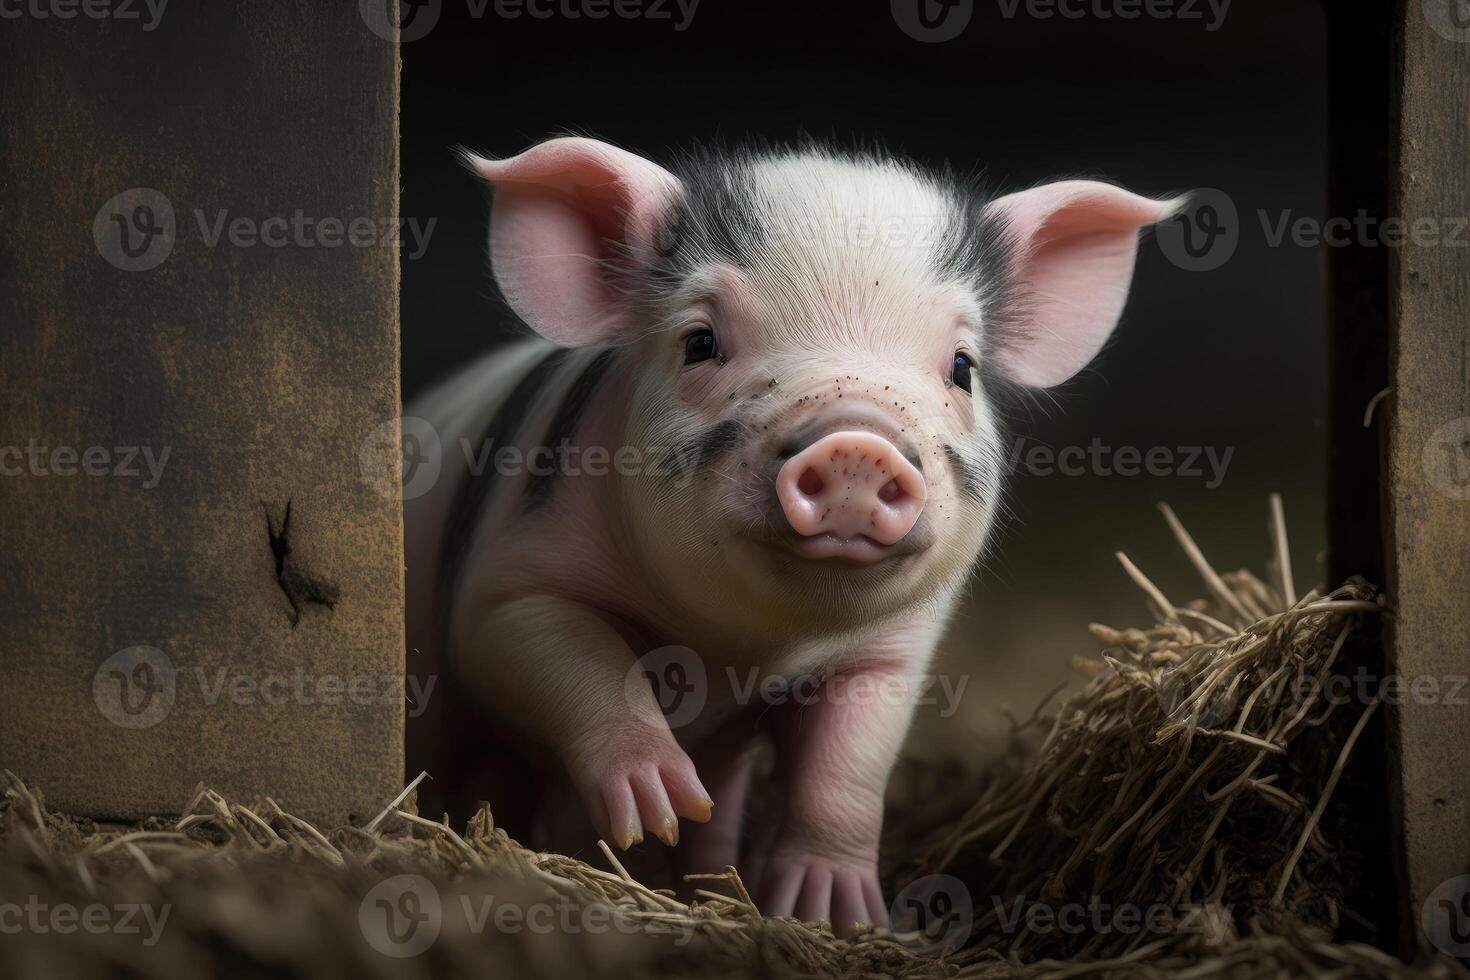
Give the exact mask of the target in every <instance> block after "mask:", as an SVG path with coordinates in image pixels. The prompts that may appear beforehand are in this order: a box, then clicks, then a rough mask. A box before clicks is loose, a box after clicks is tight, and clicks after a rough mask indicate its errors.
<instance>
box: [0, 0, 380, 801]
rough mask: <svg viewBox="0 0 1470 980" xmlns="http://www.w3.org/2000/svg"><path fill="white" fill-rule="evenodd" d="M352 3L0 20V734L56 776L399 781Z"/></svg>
mask: <svg viewBox="0 0 1470 980" xmlns="http://www.w3.org/2000/svg"><path fill="white" fill-rule="evenodd" d="M114 6H116V5H114ZM358 8H359V5H358V4H355V3H313V4H303V5H287V4H281V5H260V4H248V3H247V4H236V3H197V4H170V5H168V6H167V8H166V9H165V10H161V13H162V16H161V17H159V18H158V19H156V20H154V19H153V14H152V12H151V10H148V9H147V8H145V7H144V5H141V4H140V5H138V7H137V12H138V13H139V14H140V15H141V18H140V19H120V18H116V17H108V18H104V19H97V18H96V17H94V16H93V15H91V14H88V15H85V16H72V17H69V18H65V19H63V18H59V17H56V16H50V17H41V16H39V15H35V14H30V13H24V12H23V13H22V15H21V16H20V17H19V18H18V19H11V20H7V21H6V23H5V25H4V30H0V91H4V92H5V98H4V99H3V100H0V174H3V175H4V176H3V181H0V224H3V226H4V228H5V229H6V231H5V235H4V236H3V239H0V324H3V329H0V469H3V474H4V475H0V555H4V556H5V560H4V562H3V566H4V567H3V568H0V688H3V690H4V691H5V702H6V703H5V708H4V709H3V710H0V766H4V767H7V768H10V769H13V770H15V771H16V772H17V773H18V774H19V775H20V776H21V777H22V778H24V779H25V780H26V781H27V782H28V783H30V785H32V786H34V787H37V788H39V789H41V790H42V791H43V792H44V794H45V796H46V798H47V802H48V804H50V805H54V806H57V807H60V808H62V809H64V810H67V811H70V812H72V813H78V814H83V815H91V816H95V817H103V818H133V817H138V816H142V815H144V814H149V813H177V812H178V810H179V808H180V807H181V806H184V805H185V804H187V803H188V801H189V798H190V795H191V793H192V791H193V788H194V785H195V783H196V782H199V781H203V782H205V783H207V784H208V785H210V786H211V787H213V788H215V789H217V790H219V791H220V792H223V793H226V794H228V795H230V796H232V797H234V798H238V799H244V800H249V799H251V798H252V797H254V796H256V795H258V794H267V793H268V794H270V795H272V796H273V797H274V798H275V799H276V800H277V801H279V802H280V803H281V804H282V805H283V806H285V807H287V808H288V809H294V810H296V811H297V812H299V813H302V814H304V815H306V816H309V817H312V818H314V819H320V820H326V821H336V820H341V819H344V818H347V817H349V816H363V815H364V814H366V815H368V816H371V814H372V813H373V812H376V810H377V809H378V808H379V807H381V806H382V804H383V803H384V801H386V800H388V799H391V798H392V797H393V795H394V794H395V793H396V792H397V791H398V790H399V789H400V788H401V786H402V778H403V773H402V753H403V715H404V707H403V697H402V692H401V691H400V690H395V689H394V683H395V682H394V678H395V677H400V676H401V675H402V670H403V647H402V643H403V586H402V577H403V562H402V522H401V516H400V503H399V501H398V500H397V499H396V498H395V494H394V487H395V486H396V479H397V471H396V469H395V464H394V463H393V462H392V454H391V452H387V451H385V452H378V451H377V448H376V447H377V446H378V444H379V443H381V444H382V445H383V446H386V447H389V448H391V447H392V444H393V443H394V440H395V438H396V432H397V428H396V426H397V422H396V416H397V414H398V412H399V405H398V390H399V389H398V373H399V367H398V335H397V323H398V252H397V250H396V248H395V247H394V246H393V239H394V236H395V234H396V229H395V225H394V221H395V215H396V214H397V210H398V125H397V105H398V52H397V48H396V46H395V45H394V44H393V43H391V42H390V41H387V40H384V39H383V38H381V37H379V36H378V35H377V34H375V33H373V31H371V30H370V29H369V27H368V25H366V24H365V23H364V22H363V20H362V17H361V15H360V13H359V10H358ZM27 9H28V10H29V8H27ZM109 9H111V8H109ZM74 13H75V11H74ZM354 223H355V224H354ZM385 234H386V236H387V238H386V240H385V238H384V236H385ZM374 433H377V434H378V435H379V436H381V438H380V439H377V440H374V439H373V434H374ZM365 446H367V447H369V448H368V450H367V451H366V452H365V451H364V447H365ZM150 460H151V462H150ZM365 473H366V478H365ZM288 506H289V508H290V523H289V528H285V521H286V513H287V508H288ZM283 528H285V529H283Z"/></svg>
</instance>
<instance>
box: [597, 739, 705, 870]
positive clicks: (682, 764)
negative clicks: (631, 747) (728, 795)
mask: <svg viewBox="0 0 1470 980" xmlns="http://www.w3.org/2000/svg"><path fill="white" fill-rule="evenodd" d="M588 775H589V778H588V780H587V784H589V785H590V786H591V787H592V788H591V790H590V792H589V793H588V796H589V797H590V799H589V800H588V802H589V804H590V805H591V806H592V809H593V813H594V815H595V818H596V819H597V821H598V826H599V828H600V829H601V830H602V832H603V833H604V834H605V835H606V836H607V838H608V839H609V840H611V841H612V842H613V843H615V844H617V845H618V847H620V848H622V849H623V850H627V849H628V848H630V847H632V846H633V845H634V844H637V843H640V842H641V841H642V840H643V835H644V832H645V831H646V832H647V833H649V834H652V835H653V836H654V837H657V838H658V839H659V840H661V841H663V842H664V843H665V844H667V845H669V846H670V847H673V846H674V845H675V844H677V843H679V818H680V817H683V818H684V819H686V820H693V821H696V822H698V823H705V822H706V821H708V820H709V818H710V814H711V812H712V808H713V807H714V804H713V803H712V802H711V801H710V797H709V793H708V791H706V790H705V788H704V786H703V784H701V783H700V781H699V776H698V775H697V774H696V773H695V771H694V763H693V762H691V761H690V760H689V756H687V755H685V754H684V750H683V749H680V748H679V747H678V746H677V745H674V746H671V747H669V748H667V749H664V750H663V751H659V752H655V753H649V754H645V755H642V756H635V757H634V758H631V759H626V760H621V761H615V762H612V763H610V764H605V765H601V766H599V767H598V769H597V771H596V772H593V773H589V774H588Z"/></svg>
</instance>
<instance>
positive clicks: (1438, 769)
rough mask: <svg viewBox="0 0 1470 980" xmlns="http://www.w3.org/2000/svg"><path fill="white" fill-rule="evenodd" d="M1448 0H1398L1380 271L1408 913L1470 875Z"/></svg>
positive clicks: (1466, 36)
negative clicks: (1398, 78)
mask: <svg viewBox="0 0 1470 980" xmlns="http://www.w3.org/2000/svg"><path fill="white" fill-rule="evenodd" d="M1453 7H1454V5H1453V4H1447V5H1440V6H1439V7H1436V6H1435V5H1434V4H1429V5H1424V4H1420V3H1418V2H1413V3H1406V4H1401V5H1400V14H1401V17H1402V30H1403V35H1402V45H1403V48H1402V70H1403V77H1402V88H1401V103H1400V112H1399V133H1398V139H1397V154H1396V160H1395V161H1394V163H1395V176H1394V178H1393V184H1394V186H1393V187H1392V189H1391V190H1392V200H1391V211H1392V213H1394V214H1396V215H1397V216H1399V217H1401V218H1402V219H1403V223H1404V229H1405V232H1406V233H1405V236H1404V240H1403V241H1402V244H1399V245H1395V246H1392V247H1391V251H1390V280H1389V292H1390V347H1391V366H1390V370H1391V379H1390V380H1391V383H1392V385H1393V395H1392V397H1391V398H1390V399H1388V401H1387V405H1388V407H1389V416H1388V423H1389V445H1388V457H1387V467H1386V474H1387V486H1386V500H1385V502H1386V505H1387V517H1386V527H1385V532H1386V536H1387V541H1386V557H1387V565H1388V583H1387V584H1388V587H1389V589H1390V592H1391V594H1392V595H1393V596H1394V597H1395V599H1396V600H1397V604H1398V615H1397V616H1396V617H1395V618H1394V619H1393V621H1392V627H1391V630H1390V637H1391V640H1390V653H1391V660H1392V668H1393V670H1394V671H1395V672H1396V673H1397V674H1398V675H1399V677H1400V678H1401V688H1400V694H1399V696H1398V697H1397V698H1396V700H1397V701H1398V702H1399V703H1398V704H1395V705H1391V706H1390V715H1389V718H1390V724H1389V730H1390V733H1391V734H1390V740H1391V745H1390V759H1391V762H1392V764H1393V772H1392V776H1391V778H1392V780H1393V782H1394V784H1395V785H1394V787H1393V789H1394V792H1393V798H1394V801H1395V807H1396V810H1397V812H1398V821H1399V823H1400V826H1401V829H1402V835H1401V840H1400V844H1401V847H1402V854H1401V859H1402V860H1401V866H1402V871H1403V875H1404V878H1405V882H1404V886H1405V896H1404V897H1405V899H1406V902H1407V908H1406V909H1405V917H1406V920H1407V923H1406V924H1408V925H1411V926H1422V925H1423V924H1424V923H1425V922H1427V921H1430V920H1432V919H1433V917H1434V915H1435V914H1437V913H1436V912H1435V910H1434V909H1430V910H1429V912H1430V915H1429V916H1428V917H1426V916H1425V915H1424V913H1425V910H1426V905H1425V903H1426V901H1431V900H1433V902H1434V903H1435V904H1436V905H1437V902H1438V899H1437V898H1435V896H1436V890H1437V889H1440V888H1441V886H1442V885H1444V886H1445V887H1446V888H1447V889H1448V890H1449V893H1452V894H1449V898H1450V902H1451V906H1456V907H1463V903H1464V902H1465V901H1466V900H1467V898H1470V878H1466V879H1465V880H1464V881H1463V882H1461V883H1458V884H1456V883H1453V879H1455V878H1457V877H1459V876H1462V875H1467V874H1470V704H1467V700H1466V699H1467V697H1470V688H1467V687H1466V685H1465V683H1464V681H1465V679H1466V678H1467V677H1470V246H1467V232H1466V230H1465V221H1466V217H1467V216H1470V25H1459V24H1458V23H1457V22H1456V20H1455V19H1454V18H1453V17H1452V12H1453V11H1452V8H1453ZM1385 234H1387V232H1385ZM1416 684H1417V685H1419V686H1418V687H1417V688H1416V687H1415V685H1416ZM1446 883H1449V884H1446ZM1462 893H1463V894H1462ZM1446 908H1447V909H1448V908H1450V906H1446ZM1457 928H1459V929H1461V930H1462V928H1463V927H1462V926H1460V927H1457ZM1431 938H1432V937H1431ZM1447 941H1450V940H1447V939H1446V938H1445V937H1443V936H1441V937H1439V942H1438V943H1437V944H1438V945H1440V946H1441V948H1444V944H1445V942H1447Z"/></svg>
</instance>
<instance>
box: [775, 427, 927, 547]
mask: <svg viewBox="0 0 1470 980" xmlns="http://www.w3.org/2000/svg"><path fill="white" fill-rule="evenodd" d="M925 492H926V490H925V486H924V475H923V474H922V473H920V472H919V470H918V469H917V468H916V467H915V466H914V465H913V464H912V463H910V462H909V461H908V460H907V459H905V458H904V456H903V454H902V453H901V452H899V451H898V449H897V448H896V447H895V446H894V445H893V444H892V443H891V442H889V441H888V440H887V439H884V438H883V437H882V436H878V435H874V434H873V433H871V432H834V433H832V434H831V435H829V436H825V437H823V438H821V439H818V440H817V441H816V442H814V443H812V444H811V445H810V446H808V447H807V448H805V449H803V450H802V451H801V452H799V453H797V454H796V455H795V456H792V457H791V458H790V459H788V460H787V461H786V463H785V464H784V465H783V466H782V467H781V469H780V471H779V472H778V473H777V474H776V497H777V499H779V500H780V502H781V509H782V510H783V511H785V513H786V520H787V521H788V522H790V524H791V527H792V530H794V531H796V533H797V534H800V535H802V536H803V537H813V536H815V535H819V534H832V535H834V536H836V537H838V538H843V539H853V538H857V537H859V536H863V537H867V538H871V539H872V540H873V541H875V542H877V543H878V544H880V545H892V544H897V543H898V542H899V541H901V540H903V537H904V535H906V534H908V533H909V531H910V530H911V529H912V528H913V526H914V523H915V522H916V521H917V520H918V519H919V515H920V514H921V513H923V511H924V496H925Z"/></svg>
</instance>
